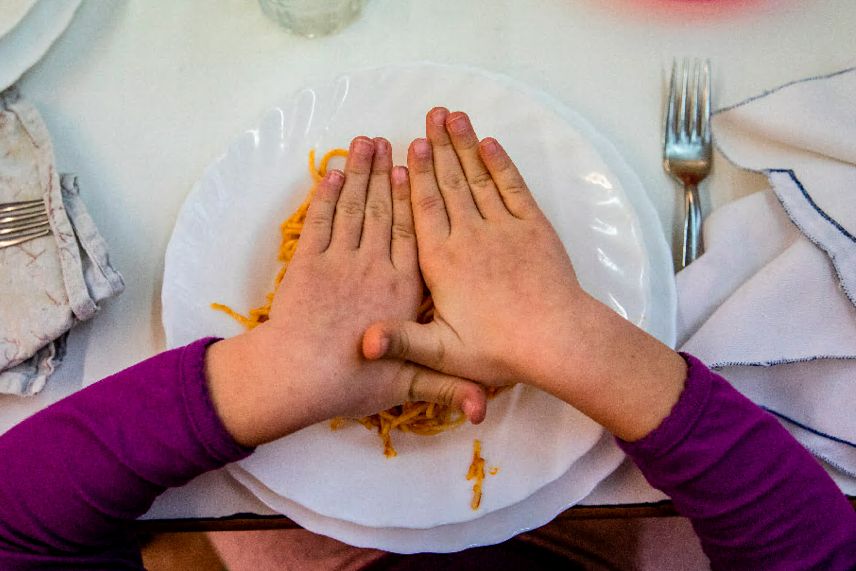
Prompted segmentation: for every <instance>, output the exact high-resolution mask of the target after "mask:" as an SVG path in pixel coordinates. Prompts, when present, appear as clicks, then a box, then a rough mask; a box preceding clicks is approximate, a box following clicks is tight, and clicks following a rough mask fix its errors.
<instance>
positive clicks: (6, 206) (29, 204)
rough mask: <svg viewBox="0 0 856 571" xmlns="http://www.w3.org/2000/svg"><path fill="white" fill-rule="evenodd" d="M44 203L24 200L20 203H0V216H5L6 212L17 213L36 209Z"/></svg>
mask: <svg viewBox="0 0 856 571" xmlns="http://www.w3.org/2000/svg"><path fill="white" fill-rule="evenodd" d="M44 204H45V203H44V201H43V200H41V199H39V200H24V201H22V202H6V203H0V214H6V213H8V212H18V211H21V210H29V209H31V208H36V207H39V206H44Z"/></svg>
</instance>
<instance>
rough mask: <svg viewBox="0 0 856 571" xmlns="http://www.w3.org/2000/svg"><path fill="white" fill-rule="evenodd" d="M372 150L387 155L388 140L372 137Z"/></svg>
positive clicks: (388, 148) (388, 149)
mask: <svg viewBox="0 0 856 571" xmlns="http://www.w3.org/2000/svg"><path fill="white" fill-rule="evenodd" d="M374 150H375V153H377V154H378V155H384V156H386V155H388V154H389V151H390V144H389V141H387V140H386V139H384V138H383V137H377V138H375V139H374Z"/></svg>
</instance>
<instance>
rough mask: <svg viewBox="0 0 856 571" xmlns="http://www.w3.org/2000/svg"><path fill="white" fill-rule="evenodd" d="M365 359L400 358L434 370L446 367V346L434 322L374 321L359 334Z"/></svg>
mask: <svg viewBox="0 0 856 571" xmlns="http://www.w3.org/2000/svg"><path fill="white" fill-rule="evenodd" d="M363 355H364V356H365V358H366V359H369V360H376V359H381V358H387V359H389V358H392V359H404V360H405V361H413V362H414V363H419V364H420V365H425V366H426V367H430V368H432V369H435V370H437V371H443V370H444V367H446V366H448V363H447V362H446V360H447V354H446V343H445V342H444V340H443V335H442V332H441V331H440V329H439V326H438V325H437V323H436V322H434V321H432V322H430V323H425V324H422V323H416V322H415V321H378V322H376V323H373V324H372V325H370V326H369V328H368V329H366V332H365V333H364V334H363Z"/></svg>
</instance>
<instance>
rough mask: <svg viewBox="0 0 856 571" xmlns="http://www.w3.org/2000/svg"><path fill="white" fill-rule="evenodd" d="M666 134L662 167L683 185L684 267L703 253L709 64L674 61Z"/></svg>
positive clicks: (708, 162) (708, 154) (708, 156)
mask: <svg viewBox="0 0 856 571" xmlns="http://www.w3.org/2000/svg"><path fill="white" fill-rule="evenodd" d="M664 131H665V133H664V135H663V166H664V168H665V169H666V172H667V173H669V174H670V175H672V176H673V177H674V178H676V179H677V180H678V182H680V183H681V184H683V186H684V207H685V210H684V243H683V255H682V257H681V267H682V268H685V267H687V266H688V265H689V264H690V263H691V262H692V261H693V260H695V259H696V258H698V257H699V256H700V255H701V254H703V253H704V244H703V243H702V238H701V207H700V205H699V198H698V185H699V183H700V182H701V181H702V180H704V178H705V177H706V176H707V175H708V173H709V172H710V165H711V160H712V158H711V157H712V154H711V144H710V63H709V62H708V61H704V62H700V61H699V60H694V61H693V64H692V70H690V65H689V61H688V60H687V59H684V60H683V62H682V63H681V66H680V70H678V64H677V62H675V63H673V64H672V80H671V82H670V84H669V104H668V108H667V110H666V120H665V127H664Z"/></svg>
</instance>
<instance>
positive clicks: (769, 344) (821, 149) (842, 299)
mask: <svg viewBox="0 0 856 571" xmlns="http://www.w3.org/2000/svg"><path fill="white" fill-rule="evenodd" d="M713 129H714V135H715V140H716V142H717V145H718V147H719V150H720V151H721V152H722V153H723V154H724V155H725V156H726V157H727V158H728V159H729V160H730V161H732V162H733V163H735V164H736V165H738V166H740V167H742V168H745V169H748V170H752V171H757V172H761V173H764V174H765V175H766V176H767V178H768V180H769V182H770V186H771V190H768V191H764V192H760V193H756V194H753V195H750V196H747V197H745V198H743V199H741V200H737V201H735V202H733V203H731V204H728V205H726V206H724V207H722V208H720V209H718V210H716V211H715V212H713V213H712V214H711V215H710V216H709V218H708V219H707V221H706V222H705V225H704V239H705V243H706V247H707V251H706V253H705V254H704V255H703V256H701V257H700V258H699V259H698V260H697V261H695V262H694V263H693V264H692V265H690V266H689V267H688V268H687V269H685V270H684V271H682V272H680V273H679V274H678V276H677V286H678V300H679V301H678V332H679V333H678V334H679V346H681V349H682V350H684V351H687V352H689V353H692V354H694V355H697V356H698V357H699V358H701V359H702V360H703V361H704V362H705V363H707V364H708V365H709V366H711V367H712V368H714V369H716V370H718V371H719V372H720V373H721V374H722V375H723V376H724V377H725V378H727V379H728V380H729V381H731V382H732V383H733V384H734V386H735V387H736V388H738V389H739V390H740V391H742V392H743V393H744V394H746V395H747V396H749V397H750V398H751V399H752V400H754V401H755V402H756V403H758V404H760V405H761V406H763V407H765V408H766V409H768V410H769V411H770V412H772V413H773V414H775V415H776V416H778V417H779V418H780V419H781V420H782V421H783V424H784V425H785V426H786V427H787V428H788V429H789V430H790V431H791V432H792V433H793V434H794V435H795V436H796V437H797V439H798V440H800V441H801V442H802V443H803V444H804V445H805V446H806V447H807V448H808V449H809V450H811V451H812V452H813V453H814V454H815V455H816V456H817V457H819V458H821V459H823V460H824V461H826V462H828V463H829V464H830V465H831V466H833V467H835V468H837V469H838V470H840V471H842V472H844V473H845V474H848V475H850V476H852V477H856V412H854V411H856V306H854V304H856V238H854V236H856V69H851V70H847V71H844V72H839V73H836V74H833V75H830V76H826V77H821V78H812V79H808V80H803V81H798V82H795V83H791V84H788V85H785V86H783V87H781V88H779V89H776V90H773V91H771V92H768V93H765V94H763V95H761V96H759V97H756V98H752V99H750V100H748V101H746V102H743V103H740V104H738V105H735V106H734V107H731V108H728V109H724V110H722V111H720V112H718V113H717V114H716V115H715V116H714V118H713Z"/></svg>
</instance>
